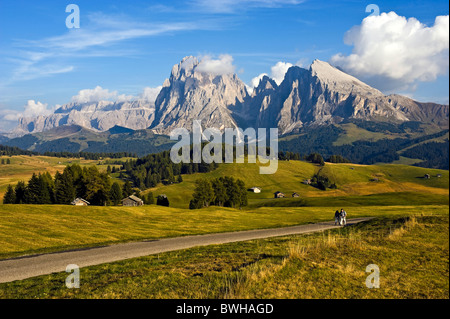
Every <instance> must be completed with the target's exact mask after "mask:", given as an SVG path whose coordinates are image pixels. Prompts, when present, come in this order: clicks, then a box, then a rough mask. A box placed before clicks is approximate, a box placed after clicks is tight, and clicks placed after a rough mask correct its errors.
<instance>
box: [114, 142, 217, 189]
mask: <svg viewBox="0 0 450 319" xmlns="http://www.w3.org/2000/svg"><path fill="white" fill-rule="evenodd" d="M218 166H219V165H218V164H217V163H211V164H208V163H205V162H203V161H202V162H201V163H192V162H191V163H178V164H174V163H173V162H172V160H171V159H170V152H169V151H164V152H161V153H157V154H150V155H147V156H144V157H142V158H139V159H136V160H134V159H131V160H128V161H126V162H125V163H124V164H123V165H122V169H123V171H124V172H123V173H122V175H124V174H126V175H127V176H128V177H129V179H130V180H131V181H132V182H133V184H134V186H135V187H137V188H139V189H141V190H144V189H147V188H151V187H155V186H156V185H157V184H158V183H160V182H162V183H164V184H173V183H176V182H178V183H180V182H182V181H183V177H182V176H181V175H182V174H194V173H207V172H210V171H212V170H215V169H216V168H217V167H218ZM122 177H123V176H122Z"/></svg>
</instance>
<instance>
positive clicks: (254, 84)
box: [249, 73, 269, 91]
mask: <svg viewBox="0 0 450 319" xmlns="http://www.w3.org/2000/svg"><path fill="white" fill-rule="evenodd" d="M264 76H269V75H268V74H267V73H261V74H260V75H258V76H255V77H254V78H253V79H252V80H251V82H250V85H249V87H250V88H252V89H251V90H252V91H253V88H255V87H257V86H258V85H259V82H261V80H262V78H263V77H264Z"/></svg>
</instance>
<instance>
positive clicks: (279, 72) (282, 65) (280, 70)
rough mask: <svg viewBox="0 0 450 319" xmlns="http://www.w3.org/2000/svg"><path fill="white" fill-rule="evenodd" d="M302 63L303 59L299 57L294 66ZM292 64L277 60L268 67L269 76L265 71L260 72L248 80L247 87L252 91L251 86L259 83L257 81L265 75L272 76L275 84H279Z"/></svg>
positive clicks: (301, 65) (300, 65) (253, 86)
mask: <svg viewBox="0 0 450 319" xmlns="http://www.w3.org/2000/svg"><path fill="white" fill-rule="evenodd" d="M304 63H305V59H300V60H299V61H297V63H296V64H295V66H299V67H303V65H304ZM292 66H294V64H292V63H289V62H282V61H279V62H277V64H275V65H274V66H272V67H271V68H270V76H269V75H268V74H267V73H261V74H260V75H258V76H255V77H254V78H253V79H252V80H251V81H250V85H249V87H250V88H251V91H253V88H255V87H257V86H258V85H259V82H260V81H261V79H262V78H263V77H264V76H265V75H266V76H269V77H270V78H272V79H273V80H274V81H275V82H276V83H277V85H280V84H281V82H283V80H284V76H285V75H286V72H287V71H288V70H289V68H290V67H292Z"/></svg>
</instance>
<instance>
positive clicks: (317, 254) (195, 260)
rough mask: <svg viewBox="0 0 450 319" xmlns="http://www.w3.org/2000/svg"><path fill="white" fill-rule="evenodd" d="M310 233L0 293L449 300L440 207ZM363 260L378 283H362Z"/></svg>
mask: <svg viewBox="0 0 450 319" xmlns="http://www.w3.org/2000/svg"><path fill="white" fill-rule="evenodd" d="M429 208H430V209H424V210H422V212H421V213H419V214H415V213H407V212H406V211H403V212H400V211H398V212H397V213H398V214H386V215H385V216H380V217H379V218H377V219H374V220H371V221H368V222H365V223H361V224H358V225H355V226H352V227H346V228H340V229H334V230H328V231H325V232H321V233H313V234H308V235H298V236H286V237H277V238H271V239H261V240H253V241H247V242H240V243H232V244H224V245H211V246H206V247H197V248H191V249H187V250H180V251H176V252H168V253H162V254H158V255H152V256H147V257H140V258H134V259H129V260H125V261H121V262H115V263H110V264H104V265H98V266H92V267H86V268H82V269H81V270H80V283H81V284H80V288H79V289H67V288H66V287H65V285H64V282H65V278H66V276H67V273H58V274H52V275H46V276H39V277H35V278H30V279H26V280H22V281H18V282H12V283H5V284H0V298H151V299H152V298H173V299H177V298H208V299H216V298H227V299H232V298H252V299H253V298H256V299H258V298H283V299H286V298H287V299H289V298H293V299H295V298H308V299H309V298H325V299H346V298H389V299H403V298H444V299H446V298H448V293H449V281H448V270H449V268H448V255H449V232H448V223H449V216H448V211H447V209H446V208H442V207H441V208H440V209H436V208H431V207H429ZM369 264H376V265H377V266H378V267H379V269H380V287H379V288H378V289H368V288H367V287H366V285H365V281H366V277H367V276H368V273H366V272H365V270H366V267H367V266H368V265H369Z"/></svg>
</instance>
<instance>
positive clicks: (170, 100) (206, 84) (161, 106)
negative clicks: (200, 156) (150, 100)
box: [152, 57, 248, 134]
mask: <svg viewBox="0 0 450 319" xmlns="http://www.w3.org/2000/svg"><path fill="white" fill-rule="evenodd" d="M198 65H199V62H198V60H197V59H196V58H195V57H186V58H184V59H183V60H182V61H181V62H180V63H179V64H178V65H175V66H174V67H173V68H172V73H171V75H170V78H169V79H168V80H166V82H165V83H164V85H163V88H162V90H161V92H160V93H159V95H158V97H157V99H156V102H155V108H156V115H155V122H154V124H153V125H152V129H154V130H155V132H157V133H162V134H168V133H170V131H171V130H173V129H174V128H187V129H188V130H191V129H192V123H193V121H194V120H200V121H201V122H202V126H204V127H210V128H212V127H214V128H218V129H221V130H222V129H224V128H227V127H230V128H233V127H236V122H235V120H234V119H233V117H232V112H233V109H234V108H236V107H238V106H240V105H241V104H242V103H243V102H244V101H245V100H246V99H247V98H248V93H247V89H246V87H245V84H244V83H243V82H242V81H241V80H240V79H239V78H238V77H237V76H236V74H213V73H203V72H199V71H197V66H198Z"/></svg>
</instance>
